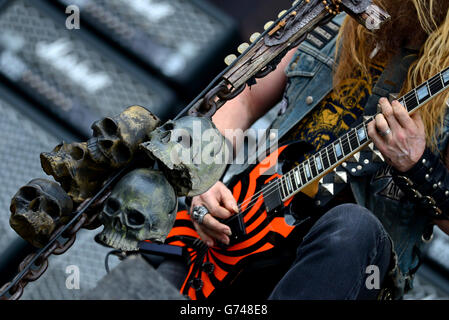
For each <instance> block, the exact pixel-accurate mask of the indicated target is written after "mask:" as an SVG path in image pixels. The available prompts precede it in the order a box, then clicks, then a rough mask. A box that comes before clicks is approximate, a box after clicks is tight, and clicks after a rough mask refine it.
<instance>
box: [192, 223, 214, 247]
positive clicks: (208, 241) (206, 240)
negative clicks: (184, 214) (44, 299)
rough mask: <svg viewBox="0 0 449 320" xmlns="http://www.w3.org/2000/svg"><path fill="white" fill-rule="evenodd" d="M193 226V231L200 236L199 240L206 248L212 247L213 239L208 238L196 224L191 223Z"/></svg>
mask: <svg viewBox="0 0 449 320" xmlns="http://www.w3.org/2000/svg"><path fill="white" fill-rule="evenodd" d="M193 225H194V226H195V230H196V232H197V233H198V235H199V236H200V238H201V240H203V242H204V243H205V244H207V246H208V247H213V246H214V239H213V238H212V237H211V236H209V235H208V234H207V233H205V232H203V230H202V229H201V227H200V226H199V225H198V223H196V222H193Z"/></svg>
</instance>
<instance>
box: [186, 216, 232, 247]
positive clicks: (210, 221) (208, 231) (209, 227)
mask: <svg viewBox="0 0 449 320" xmlns="http://www.w3.org/2000/svg"><path fill="white" fill-rule="evenodd" d="M194 225H195V229H196V230H197V232H198V234H199V236H200V237H201V239H203V240H204V241H205V242H206V244H207V245H208V246H212V245H213V243H214V239H216V240H219V241H221V242H223V243H225V244H229V237H228V235H231V229H230V228H229V227H228V226H226V225H224V224H222V223H220V222H218V221H217V220H216V219H215V218H214V217H212V216H211V215H210V214H208V215H206V216H205V217H204V220H203V224H202V225H199V224H198V223H197V222H194Z"/></svg>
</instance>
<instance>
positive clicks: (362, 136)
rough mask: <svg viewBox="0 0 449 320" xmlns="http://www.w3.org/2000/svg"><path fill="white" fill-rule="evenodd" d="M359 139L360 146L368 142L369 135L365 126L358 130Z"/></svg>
mask: <svg viewBox="0 0 449 320" xmlns="http://www.w3.org/2000/svg"><path fill="white" fill-rule="evenodd" d="M357 138H358V139H359V144H360V145H362V144H364V143H365V142H367V141H368V133H367V130H366V128H365V124H362V125H361V126H359V127H358V128H357Z"/></svg>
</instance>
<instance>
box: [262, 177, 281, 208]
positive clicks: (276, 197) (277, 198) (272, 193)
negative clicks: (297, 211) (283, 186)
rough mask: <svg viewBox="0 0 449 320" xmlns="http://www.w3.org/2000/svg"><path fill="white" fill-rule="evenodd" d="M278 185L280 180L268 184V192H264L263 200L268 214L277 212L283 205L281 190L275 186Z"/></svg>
mask: <svg viewBox="0 0 449 320" xmlns="http://www.w3.org/2000/svg"><path fill="white" fill-rule="evenodd" d="M277 183H278V179H275V180H272V181H271V182H269V183H268V184H267V188H266V189H267V191H266V192H263V199H264V203H265V207H266V209H267V213H271V212H273V211H276V209H278V208H279V207H280V206H281V205H282V204H283V202H282V199H281V194H280V192H279V189H278V188H277V187H276V186H273V185H274V184H277Z"/></svg>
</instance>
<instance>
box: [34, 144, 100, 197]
mask: <svg viewBox="0 0 449 320" xmlns="http://www.w3.org/2000/svg"><path fill="white" fill-rule="evenodd" d="M41 166H42V168H43V169H44V171H45V173H47V174H48V175H51V176H53V177H54V179H55V180H56V181H58V182H59V183H60V184H61V186H62V188H63V189H64V190H65V191H66V192H67V193H68V195H69V196H70V197H71V198H72V200H73V201H74V202H76V203H81V202H83V201H84V200H86V199H87V198H89V197H91V196H92V195H93V194H94V193H95V192H96V191H97V190H98V188H99V187H100V186H101V183H102V182H103V181H104V180H105V179H106V175H107V173H108V171H107V169H108V168H102V167H101V166H99V165H98V164H96V163H95V162H93V161H92V159H91V158H90V155H89V153H88V151H87V143H86V142H83V143H71V144H66V143H61V144H59V145H58V146H56V147H55V149H53V151H52V152H44V153H41Z"/></svg>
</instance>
